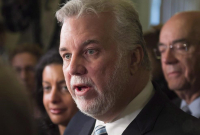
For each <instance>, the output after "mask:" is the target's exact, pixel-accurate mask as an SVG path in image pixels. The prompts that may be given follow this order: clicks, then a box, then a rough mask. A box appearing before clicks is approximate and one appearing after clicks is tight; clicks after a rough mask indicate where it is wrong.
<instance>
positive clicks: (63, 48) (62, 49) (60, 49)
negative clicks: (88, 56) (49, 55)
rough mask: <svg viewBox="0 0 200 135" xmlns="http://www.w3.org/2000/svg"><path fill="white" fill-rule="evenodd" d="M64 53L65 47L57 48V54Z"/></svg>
mask: <svg viewBox="0 0 200 135" xmlns="http://www.w3.org/2000/svg"><path fill="white" fill-rule="evenodd" d="M65 51H67V49H66V48H65V47H62V48H59V52H60V53H61V52H65Z"/></svg>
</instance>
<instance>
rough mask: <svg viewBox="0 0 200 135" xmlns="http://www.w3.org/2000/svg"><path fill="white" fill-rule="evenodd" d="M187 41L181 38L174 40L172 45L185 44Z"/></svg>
mask: <svg viewBox="0 0 200 135" xmlns="http://www.w3.org/2000/svg"><path fill="white" fill-rule="evenodd" d="M186 41H187V40H186V39H185V38H181V39H177V40H174V41H173V42H172V43H173V44H174V43H178V42H186Z"/></svg>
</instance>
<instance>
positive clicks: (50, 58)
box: [35, 48, 63, 135]
mask: <svg viewBox="0 0 200 135" xmlns="http://www.w3.org/2000/svg"><path fill="white" fill-rule="evenodd" d="M50 64H61V65H62V64H63V60H62V58H61V56H60V54H59V52H58V49H55V48H54V49H51V50H50V51H47V52H46V53H45V54H44V55H43V56H42V57H41V59H40V61H39V62H38V64H37V66H36V91H35V97H36V103H37V105H38V108H39V110H40V111H41V115H42V120H43V122H42V123H41V124H42V125H41V126H42V127H39V128H42V129H41V130H45V131H46V132H48V133H47V134H48V135H58V134H59V130H58V126H57V125H55V124H53V123H52V122H51V120H50V118H49V116H48V114H47V112H46V110H45V108H44V105H43V88H42V74H43V70H44V68H45V67H46V66H48V65H50Z"/></svg>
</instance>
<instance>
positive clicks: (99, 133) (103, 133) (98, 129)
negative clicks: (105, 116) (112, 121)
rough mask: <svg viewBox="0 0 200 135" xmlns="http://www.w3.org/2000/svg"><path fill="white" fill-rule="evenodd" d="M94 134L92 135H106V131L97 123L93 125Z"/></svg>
mask: <svg viewBox="0 0 200 135" xmlns="http://www.w3.org/2000/svg"><path fill="white" fill-rule="evenodd" d="M94 130H95V134H94V135H108V134H107V132H106V127H105V126H102V125H98V126H97V127H95V129H94Z"/></svg>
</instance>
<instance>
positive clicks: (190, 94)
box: [175, 90, 200, 105]
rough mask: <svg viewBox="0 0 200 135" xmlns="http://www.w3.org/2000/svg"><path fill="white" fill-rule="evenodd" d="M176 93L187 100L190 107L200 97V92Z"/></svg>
mask: <svg viewBox="0 0 200 135" xmlns="http://www.w3.org/2000/svg"><path fill="white" fill-rule="evenodd" d="M175 92H176V94H177V95H178V97H179V98H181V99H182V100H185V102H186V103H187V104H188V105H189V104H190V103H192V102H193V101H194V100H195V99H196V98H198V97H199V96H200V91H195V92H192V90H181V91H179V90H176V91H175Z"/></svg>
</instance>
